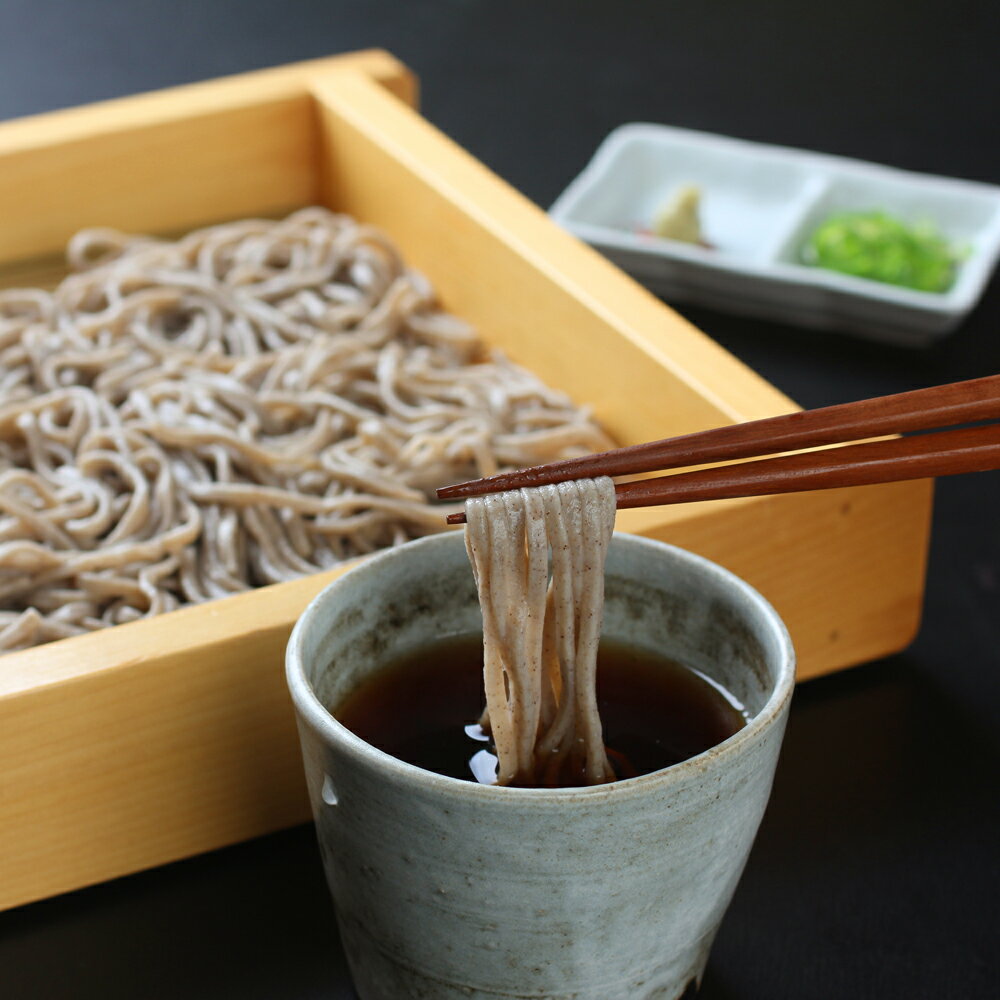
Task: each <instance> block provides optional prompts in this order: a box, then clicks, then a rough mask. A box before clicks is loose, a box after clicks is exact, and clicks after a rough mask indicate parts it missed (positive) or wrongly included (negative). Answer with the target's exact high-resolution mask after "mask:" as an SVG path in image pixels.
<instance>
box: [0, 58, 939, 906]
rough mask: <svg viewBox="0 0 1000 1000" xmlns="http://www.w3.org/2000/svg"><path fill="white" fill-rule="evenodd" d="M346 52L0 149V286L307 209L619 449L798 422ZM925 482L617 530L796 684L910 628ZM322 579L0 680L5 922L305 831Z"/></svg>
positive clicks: (161, 98) (767, 389)
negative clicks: (210, 854)
mask: <svg viewBox="0 0 1000 1000" xmlns="http://www.w3.org/2000/svg"><path fill="white" fill-rule="evenodd" d="M415 95H416V85H415V81H414V79H413V77H412V76H411V74H410V73H409V72H408V71H407V70H406V69H405V68H404V67H403V66H402V65H400V64H399V63H398V62H397V61H396V60H395V59H393V58H392V57H391V56H389V55H388V54H386V53H383V52H365V53H358V54H353V55H348V56H339V57H336V58H331V59H325V60H319V61H316V62H308V63H301V64H298V65H293V66H289V67H284V68H281V69H276V70H268V71H264V72H259V73H252V74H249V75H245V76H238V77H231V78H227V79H223V80H218V81H214V82H210V83H205V84H199V85H196V86H190V87H182V88H178V89H174V90H169V91H163V92H160V93H155V94H149V95H144V96H139V97H134V98H129V99H126V100H121V101H113V102H109V103H105V104H100V105H95V106H91V107H85V108H80V109H76V110H72V111H66V112H58V113H55V114H50V115H43V116H40V117H37V118H31V119H26V120H23V121H16V122H11V123H8V124H5V125H3V126H0V219H2V220H3V224H2V226H0V285H12V284H13V285H25V284H29V285H30V284H38V283H41V282H45V283H51V282H52V281H54V280H56V279H58V277H59V275H60V273H61V263H60V256H59V254H60V250H61V248H62V247H63V246H64V245H65V243H66V240H67V239H68V238H69V236H70V235H72V233H74V232H75V231H76V230H77V229H80V228H81V227H83V226H89V225H108V226H116V227H120V228H122V229H125V230H129V231H133V232H153V233H176V232H180V231H183V230H186V229H190V228H192V227H195V226H201V225H204V224H208V223H213V222H218V221H221V220H223V219H232V218H240V217H244V216H249V215H265V214H266V215H272V216H273V215H275V214H280V213H284V212H286V211H289V210H291V209H294V208H297V207H301V206H303V205H308V204H313V203H322V204H326V205H329V206H331V207H333V208H336V209H340V210H344V211H347V212H349V213H351V214H353V215H355V216H357V217H358V218H360V219H362V220H365V221H367V222H371V223H374V224H376V225H378V226H381V227H383V228H384V229H385V230H386V231H387V232H388V233H389V234H390V235H391V236H392V238H393V239H394V240H396V241H397V243H398V244H399V245H400V246H401V247H402V249H403V251H404V253H405V254H406V256H407V258H408V260H409V261H410V263H412V264H413V265H414V266H416V267H417V268H419V269H421V270H422V271H424V272H425V273H426V274H427V275H428V277H429V278H430V279H431V281H432V282H433V283H434V285H435V287H436V288H437V289H438V291H439V293H440V297H441V300H442V302H443V304H444V306H445V307H446V308H448V309H450V310H452V311H454V312H456V313H458V314H460V315H462V316H464V317H466V318H468V319H470V320H472V321H473V322H474V323H475V324H476V325H477V326H478V327H479V329H480V331H481V332H482V334H483V336H484V337H485V338H486V339H487V340H489V341H490V342H492V343H494V344H497V345H500V346H502V347H503V348H504V349H505V350H506V351H507V352H508V353H509V354H510V355H511V356H512V357H513V358H514V360H516V361H518V362H520V363H522V364H524V365H526V366H528V367H529V368H531V369H533V370H534V371H535V372H537V373H538V374H539V375H540V376H541V377H542V378H543V379H545V380H546V381H548V382H549V383H551V384H553V385H556V386H559V387H561V388H563V389H565V390H567V391H568V392H569V393H570V394H571V395H572V396H573V397H574V398H575V399H576V400H577V401H579V402H587V403H589V404H591V405H592V406H593V408H594V411H595V413H596V416H597V417H598V418H599V419H600V420H601V421H602V423H603V424H604V426H605V427H606V428H607V429H608V431H610V432H611V434H612V435H613V436H614V437H615V438H616V439H617V441H618V442H619V443H621V444H631V443H635V442H639V441H643V440H648V439H650V438H656V437H662V436H665V435H667V434H674V433H683V432H687V431H693V430H697V429H701V428H705V427H709V426H713V425H718V424H721V423H727V422H732V421H738V420H747V419H753V418H756V417H764V416H769V415H772V414H776V413H782V412H787V411H789V410H792V409H794V408H795V407H794V404H793V403H792V402H791V401H789V400H788V399H787V398H786V397H784V396H782V395H781V394H780V393H779V392H777V391H776V390H775V389H773V388H772V387H771V386H770V385H768V384H767V383H766V382H765V381H763V380H762V379H761V378H759V377H758V376H757V375H755V374H754V373H753V372H751V371H749V370H748V369H747V368H745V367H744V366H743V365H741V364H740V363H739V362H738V361H736V360H735V359H734V358H732V357H731V356H730V355H728V354H727V353H726V352H725V351H723V350H722V349H721V348H719V347H718V346H717V345H715V344H714V343H713V342H712V341H710V340H709V339H708V338H706V337H705V336H704V335H702V334H701V333H699V332H698V331H697V330H696V329H694V328H693V327H692V326H691V325H690V324H688V323H687V322H685V321H684V320H683V319H681V318H680V317H679V316H677V315H676V314H674V313H673V312H672V311H671V310H670V309H668V308H667V307H665V306H664V305H662V304H661V303H660V302H659V301H657V300H656V299H655V298H653V297H652V296H650V295H648V294H647V293H646V292H644V291H643V290H642V289H641V288H640V287H639V286H638V285H636V284H635V283H633V282H632V280H631V279H629V278H628V277H626V276H625V275H624V274H622V273H621V272H620V271H618V270H617V269H616V268H614V267H613V266H611V265H610V264H609V263H607V262H606V261H605V260H603V259H602V258H601V257H600V256H599V255H598V254H597V253H595V252H594V251H592V250H590V249H588V248H587V247H585V246H584V245H583V244H581V243H579V242H577V241H576V240H575V239H574V238H572V237H570V236H568V235H567V234H565V233H563V232H561V231H560V230H558V229H557V228H556V227H555V226H554V225H553V224H552V223H550V222H549V220H548V219H547V218H546V217H545V215H544V214H543V213H542V212H541V211H539V210H538V209H537V208H535V207H534V206H533V205H531V204H530V203H529V202H527V201H526V200H525V199H524V198H522V197H520V196H519V195H518V194H517V193H515V192H514V191H512V190H511V189H510V188H509V187H507V186H506V185H505V184H504V183H503V182H501V181H500V180H498V179H497V178H496V177H494V176H493V175H492V174H491V173H490V172H489V171H488V170H486V169H485V168H484V167H482V166H481V165H480V164H478V163H477V162H476V161H475V160H473V159H472V158H471V157H470V156H468V155H467V154H466V153H464V152H463V151H462V150H461V149H460V148H458V147H457V146H456V145H455V144H453V143H452V142H450V141H449V140H448V139H447V138H445V137H444V136H443V135H441V134H440V133H439V132H437V131H436V130H435V129H434V128H432V127H431V126H430V125H428V124H427V123H426V122H425V121H424V120H423V119H422V118H421V117H420V116H419V115H418V114H417V113H416V112H415V111H414V110H413V109H412V107H411V105H412V104H413V103H414V101H415ZM930 505H931V484H930V483H928V482H918V483H907V484H894V485H887V486H874V487H866V488H859V489H851V490H837V491H830V492H821V493H815V494H800V495H793V496H785V497H773V498H758V499H751V500H737V501H726V502H718V503H714V504H691V505H686V506H680V507H673V508H670V507H664V508H659V509H651V510H629V511H623V512H622V513H621V515H620V516H619V521H618V527H619V528H620V529H621V530H624V531H631V532H639V533H642V534H646V535H652V536H655V537H657V538H661V539H664V540H668V541H671V542H674V543H676V544H679V545H682V546H684V547H687V548H690V549H693V550H695V551H697V552H700V553H702V554H704V555H706V556H708V557H710V558H712V559H715V560H717V561H718V562H721V563H723V564H724V565H726V566H728V567H729V568H730V569H732V570H734V571H735V572H737V573H739V574H740V575H742V576H744V577H745V578H746V579H748V580H749V581H750V582H751V583H753V584H754V585H755V586H756V587H758V588H759V589H760V590H761V591H762V592H763V593H764V594H765V595H766V596H767V597H768V598H769V599H770V600H771V601H772V602H773V603H774V604H775V606H776V607H777V609H778V611H779V612H780V613H781V614H782V615H783V616H784V618H785V620H786V621H787V623H788V626H789V628H790V630H791V633H792V636H793V639H794V641H795V645H796V647H797V650H798V655H799V658H800V676H802V677H811V676H814V675H817V674H821V673H824V672H826V671H830V670H834V669H837V668H840V667H844V666H848V665H850V664H854V663H858V662H860V661H863V660H868V659H871V658H874V657H878V656H882V655H885V654H888V653H891V652H894V651H896V650H899V649H900V648H902V647H903V646H904V645H906V644H907V643H908V642H909V640H910V639H911V638H912V636H913V634H914V631H915V630H916V628H917V624H918V620H919V614H920V605H921V596H922V588H923V576H924V569H925V550H926V543H927V535H928V525H929V516H930ZM335 575H336V573H335V572H334V573H327V574H322V575H319V576H315V577H310V578H308V579H303V580H300V581H297V582H293V583H287V584H281V585H278V586H273V587H267V588H264V589H261V590H259V591H256V592H254V593H250V594H246V595H240V596H238V597H233V598H229V599H226V600H222V601H219V602H216V603H213V604H207V605H202V606H199V607H194V608H189V609H185V610H181V611H176V612H173V613H171V614H169V615H165V616H164V617H162V618H159V619H153V620H150V621H142V622H137V623H134V624H128V625H121V626H118V627H116V628H113V629H109V630H107V631H104V632H100V633H94V634H91V635H86V636H81V637H79V638H73V639H67V640H63V641H61V642H57V643H53V644H50V645H47V646H43V647H39V648H36V649H32V650H28V651H25V652H21V653H14V654H10V655H8V656H5V657H3V658H2V660H0V908H2V907H9V906H13V905H16V904H19V903H24V902H27V901H29V900H33V899H38V898H41V897H44V896H48V895H52V894H54V893H58V892H63V891H66V890H69V889H73V888H76V887H79V886H83V885H87V884H89V883H93V882H98V881H102V880H104V879H108V878H112V877H114V876H118V875H124V874H126V873H128V872H134V871H137V870H139V869H142V868H147V867H150V866H153V865H158V864H162V863H164V862H167V861H172V860H174V859H177V858H183V857H186V856H189V855H192V854H196V853H198V852H201V851H206V850H209V849H212V848H216V847H220V846H222V845H225V844H231V843H233V842H235V841H239V840H243V839H246V838H249V837H253V836H257V835H259V834H263V833H266V832H268V831H271V830H275V829H278V828H280V827H284V826H288V825H290V824H293V823H298V822H300V821H303V820H305V819H306V818H307V817H308V805H307V801H306V796H305V791H304V783H303V779H302V774H301V764H300V761H299V750H298V743H297V738H296V733H295V725H294V721H293V716H292V710H291V706H290V703H289V700H288V697H287V695H286V691H285V683H284V673H283V650H284V645H285V641H286V639H287V636H288V633H289V630H290V629H291V626H292V624H293V622H294V621H295V619H296V617H297V616H298V614H299V613H300V612H301V610H302V609H303V607H304V606H305V604H306V603H307V601H308V600H309V599H310V598H311V597H312V596H313V595H314V594H315V593H316V592H317V591H318V590H319V589H320V588H321V587H323V586H324V585H325V584H326V583H328V582H329V581H330V580H331V579H333V577H334V576H335Z"/></svg>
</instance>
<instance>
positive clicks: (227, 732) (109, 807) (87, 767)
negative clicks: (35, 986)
mask: <svg viewBox="0 0 1000 1000" xmlns="http://www.w3.org/2000/svg"><path fill="white" fill-rule="evenodd" d="M345 569H346V567H344V568H340V569H337V570H334V571H331V572H329V573H323V574H318V575H316V576H312V577H309V578H306V579H302V580H295V581H292V582H291V583H285V584H280V585H277V586H273V587H266V588H262V589H260V590H257V591H253V592H251V593H248V594H244V595H240V596H239V597H236V598H227V599H226V600H224V601H217V602H214V603H212V604H204V605H200V606H197V607H191V608H185V609H182V610H180V611H177V612H173V613H172V614H170V615H169V616H164V617H162V618H154V619H149V620H146V621H139V622H135V623H131V624H128V625H120V626H117V627H116V628H114V629H109V630H107V631H105V632H100V633H92V634H90V635H87V636H82V637H80V638H77V639H71V640H67V641H63V642H58V643H53V644H51V645H49V646H43V647H38V648H35V649H31V650H27V651H25V652H23V653H17V654H11V655H10V656H9V657H5V663H4V667H8V661H9V663H10V668H9V669H7V670H4V671H3V672H0V761H3V767H2V769H0V909H4V908H7V907H11V906H16V905H19V904H21V903H25V902H30V901H31V900H34V899H41V898H44V897H46V896H50V895H53V894H55V893H59V892H65V891H67V890H70V889H75V888H78V887H80V886H83V885H89V884H92V883H95V882H101V881H104V880H106V879H109V878H114V877H116V876H119V875H125V874H128V873H130V872H134V871H139V870H141V869H143V868H149V867H152V866H153V865H159V864H164V863H166V862H168V861H173V860H177V859H179V858H185V857H190V856H191V855H193V854H199V853H201V852H203V851H208V850H212V849H214V848H217V847H222V846H225V845H227V844H232V843H235V842H237V841H239V840H246V839H248V838H250V837H255V836H260V835H261V834H264V833H268V832H270V831H272V830H276V829H280V828H282V827H285V826H289V825H291V824H293V823H298V822H302V821H304V820H305V819H307V818H308V816H309V805H308V801H307V798H306V793H305V781H304V778H303V773H302V761H301V758H300V755H299V746H298V738H297V735H296V730H295V720H294V713H293V711H292V705H291V700H290V698H289V696H288V691H287V688H286V686H285V674H284V651H285V645H286V643H287V641H288V635H289V633H290V631H291V628H292V625H293V624H294V622H295V620H296V618H297V617H298V615H299V614H300V613H301V611H302V609H303V608H304V607H305V606H306V604H308V602H309V601H310V600H311V599H312V598H313V597H314V596H315V595H316V594H317V593H318V592H319V591H320V590H321V589H322V588H323V587H324V586H325V585H326V584H327V583H329V582H330V581H331V580H333V579H334V578H335V577H337V576H338V575H339V574H340V573H342V572H344V570H345ZM220 635H221V638H220ZM81 663H82V664H84V665H87V664H90V665H91V668H90V669H86V668H84V669H81Z"/></svg>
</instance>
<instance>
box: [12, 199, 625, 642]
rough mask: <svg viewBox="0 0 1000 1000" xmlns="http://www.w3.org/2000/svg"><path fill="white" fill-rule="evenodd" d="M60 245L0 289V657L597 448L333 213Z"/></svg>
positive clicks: (233, 579) (313, 566)
mask: <svg viewBox="0 0 1000 1000" xmlns="http://www.w3.org/2000/svg"><path fill="white" fill-rule="evenodd" d="M68 256H69V261H70V265H71V267H72V268H73V269H74V270H75V271H76V273H74V274H71V275H70V276H69V277H67V278H66V279H65V280H64V281H63V282H62V283H61V284H60V285H59V286H58V287H57V288H56V289H55V290H54V291H52V292H47V291H42V290H37V289H27V290H14V291H6V292H2V293H0V608H2V609H3V610H0V649H15V648H20V647H24V646H29V645H33V644H35V643H38V642H44V641H46V640H49V639H57V638H61V637H63V636H69V635H74V634H77V633H80V632H84V631H89V630H91V629H96V628H100V627H103V626H106V625H113V624H116V623H119V622H125V621H129V620H132V619H135V618H139V617H142V616H146V615H153V614H157V613H159V612H162V611H169V610H170V609H172V608H175V607H177V606H179V605H182V604H186V603H191V602H199V601H205V600H209V599H212V598H216V597H223V596H225V595H228V594H234V593H238V592H240V591H243V590H246V589H247V588H250V587H255V586H258V585H262V584H268V583H275V582H279V581H282V580H288V579H291V578H292V577H296V576H299V575H301V574H304V573H310V572H314V571H316V570H321V569H325V568H327V567H330V566H332V565H334V564H335V563H337V562H338V561H340V560H342V559H345V558H348V557H350V556H354V555H358V554H360V553H365V552H370V551H372V550H373V549H376V548H380V547H383V546H388V545H393V544H396V543H398V542H402V541H405V540H407V539H408V538H412V537H414V536H417V535H421V534H425V533H428V532H432V531H437V530H439V529H440V528H441V527H442V526H443V514H442V510H441V508H440V507H433V506H431V505H430V504H429V502H428V498H429V496H430V495H431V494H432V491H433V489H434V488H435V487H436V486H439V485H441V484H443V483H448V482H454V481H457V480H460V479H463V478H469V477H470V476H483V475H489V474H491V473H493V472H495V471H497V470H498V469H500V468H504V467H515V466H521V465H529V464H535V463H538V462H544V461H549V460H551V459H554V458H557V457H560V456H563V455H569V454H579V453H582V452H586V451H592V450H595V449H600V448H602V447H606V446H607V442H606V439H605V438H604V436H603V435H602V434H601V432H600V431H599V430H598V429H597V428H596V427H595V426H594V424H593V423H592V422H590V420H589V419H588V418H587V415H586V414H585V413H583V412H581V411H580V410H577V409H575V408H573V407H572V406H571V405H570V403H569V402H568V400H567V399H566V398H565V397H563V396H562V395H561V394H559V393H555V392H553V391H551V390H549V389H547V388H546V387H544V386H543V385H542V384H541V383H540V382H539V381H538V380H537V379H536V378H535V377H534V376H532V375H530V374H528V373H527V372H525V371H523V370H522V369H520V368H518V367H516V366H514V365H512V364H511V363H509V362H508V361H506V360H505V359H504V358H502V357H501V356H499V355H497V354H492V355H488V354H486V353H485V352H484V351H483V349H482V348H481V346H480V344H479V342H478V340H477V338H476V336H475V334H474V332H473V331H472V330H471V329H470V328H469V327H468V325H466V324H465V323H463V322H461V321H460V320H458V319H456V318H455V317H453V316H450V315H447V314H446V313H444V312H442V311H441V310H440V309H439V308H437V307H436V306H435V303H434V298H433V293H432V290H431V288H430V287H429V285H428V283H427V281H426V280H425V279H424V278H423V277H421V276H420V275H419V274H417V273H415V272H413V271H411V270H408V269H407V268H406V267H405V265H404V264H403V262H402V260H401V259H400V256H399V253H398V251H397V250H396V249H395V248H394V247H393V245H392V244H391V243H390V242H389V241H388V240H387V239H386V238H385V237H384V236H383V235H382V234H381V233H380V232H378V231H377V230H375V229H372V228H371V227H368V226H364V225H360V224H358V223H356V222H354V221H353V220H351V219H349V218H347V217H345V216H340V215H333V214H331V213H329V212H327V211H325V210H322V209H316V208H313V209H306V210H304V211H301V212H297V213H295V214H294V215H292V216H290V217H289V218H287V219H285V220H283V221H277V222H274V221H264V220H249V221H244V222H234V223H231V224H226V225H221V226H216V227H212V228H208V229H203V230H200V231H198V232H194V233H191V234H190V235H189V236H187V237H185V238H183V239H181V240H179V241H178V242H161V241H157V240H151V239H145V238H133V237H127V236H124V235H122V234H120V233H117V232H113V231H110V230H88V231H85V232H82V233H80V234H78V235H77V236H76V237H74V238H73V240H72V241H71V242H70V244H69V250H68Z"/></svg>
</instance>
